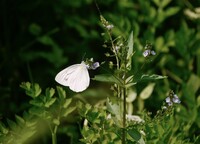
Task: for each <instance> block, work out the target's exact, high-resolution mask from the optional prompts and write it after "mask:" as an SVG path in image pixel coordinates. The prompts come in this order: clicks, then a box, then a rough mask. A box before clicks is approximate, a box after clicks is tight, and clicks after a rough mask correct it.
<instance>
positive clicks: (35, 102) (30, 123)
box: [0, 82, 76, 144]
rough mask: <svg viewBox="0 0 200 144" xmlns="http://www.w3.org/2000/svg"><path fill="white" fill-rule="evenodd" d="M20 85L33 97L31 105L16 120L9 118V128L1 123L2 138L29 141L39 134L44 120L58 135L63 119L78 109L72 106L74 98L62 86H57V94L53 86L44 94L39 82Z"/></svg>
mask: <svg viewBox="0 0 200 144" xmlns="http://www.w3.org/2000/svg"><path fill="white" fill-rule="evenodd" d="M20 87H21V88H23V89H24V90H25V92H26V94H27V96H30V97H31V98H32V99H31V100H30V101H29V103H30V104H31V107H30V108H29V112H28V113H27V112H25V113H24V115H23V117H20V116H17V115H16V116H15V117H16V122H14V121H12V120H9V119H8V120H7V123H8V126H9V128H7V127H6V126H5V125H4V124H3V123H1V124H0V132H1V136H0V139H1V141H2V142H4V143H8V144H9V143H11V144H12V143H25V142H29V141H30V138H31V137H34V136H37V133H38V131H39V129H38V127H39V125H40V124H41V123H43V121H45V123H46V127H49V130H50V131H51V133H52V134H54V135H56V133H57V128H58V126H59V125H60V123H61V120H63V119H64V118H66V117H67V116H68V115H69V114H70V113H72V112H73V111H74V110H75V109H76V107H74V106H71V103H72V99H71V98H67V97H66V92H65V91H64V90H63V89H62V88H61V87H57V94H56V92H55V89H53V88H47V89H46V90H45V94H42V93H41V92H42V90H41V88H40V86H39V85H38V84H31V83H29V82H23V83H22V84H21V85H20ZM56 95H57V96H56ZM43 128H45V126H44V127H43ZM43 131H45V130H43ZM55 138H56V136H55V137H54V139H53V138H52V141H55Z"/></svg>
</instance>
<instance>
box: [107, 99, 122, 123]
mask: <svg viewBox="0 0 200 144" xmlns="http://www.w3.org/2000/svg"><path fill="white" fill-rule="evenodd" d="M106 107H107V110H108V111H109V112H110V113H112V114H113V115H114V116H116V118H117V119H118V120H120V121H121V120H122V112H121V109H120V103H119V101H117V100H114V101H110V99H109V98H107V101H106Z"/></svg>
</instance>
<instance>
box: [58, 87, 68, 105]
mask: <svg viewBox="0 0 200 144" xmlns="http://www.w3.org/2000/svg"><path fill="white" fill-rule="evenodd" d="M56 89H57V92H58V96H59V98H60V99H61V101H62V100H64V99H65V98H66V92H65V90H63V88H61V87H60V86H57V87H56Z"/></svg>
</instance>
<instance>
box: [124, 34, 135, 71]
mask: <svg viewBox="0 0 200 144" xmlns="http://www.w3.org/2000/svg"><path fill="white" fill-rule="evenodd" d="M133 43H134V42H133V31H131V33H130V35H129V38H128V53H127V64H126V67H127V69H129V70H130V69H131V62H132V56H133Z"/></svg>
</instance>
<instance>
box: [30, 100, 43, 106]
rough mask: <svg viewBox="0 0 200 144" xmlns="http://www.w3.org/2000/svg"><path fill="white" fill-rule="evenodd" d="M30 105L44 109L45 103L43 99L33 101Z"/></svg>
mask: <svg viewBox="0 0 200 144" xmlns="http://www.w3.org/2000/svg"><path fill="white" fill-rule="evenodd" d="M29 103H30V104H32V105H34V106H37V107H42V106H43V102H42V100H41V99H33V100H30V101H29Z"/></svg>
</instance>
